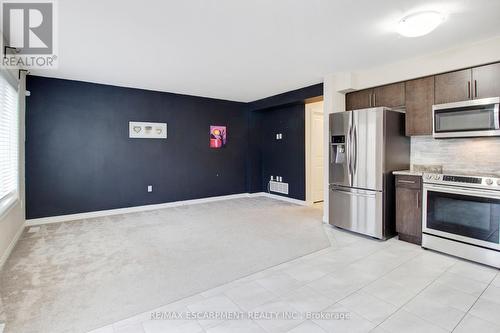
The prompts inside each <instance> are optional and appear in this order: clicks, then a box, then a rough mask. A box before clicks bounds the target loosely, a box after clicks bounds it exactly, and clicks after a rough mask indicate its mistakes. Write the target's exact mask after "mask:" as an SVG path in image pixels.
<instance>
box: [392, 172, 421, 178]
mask: <svg viewBox="0 0 500 333" xmlns="http://www.w3.org/2000/svg"><path fill="white" fill-rule="evenodd" d="M392 174H393V175H402V176H418V177H422V175H423V174H424V172H423V171H415V170H397V171H393V172H392Z"/></svg>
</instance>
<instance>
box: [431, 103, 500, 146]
mask: <svg viewBox="0 0 500 333" xmlns="http://www.w3.org/2000/svg"><path fill="white" fill-rule="evenodd" d="M499 104H500V97H494V98H483V99H474V100H469V101H464V102H456V103H447V104H438V105H434V106H433V107H432V119H433V120H432V124H433V126H432V129H433V130H432V133H433V136H434V137H435V138H463V137H478V136H500V115H499Z"/></svg>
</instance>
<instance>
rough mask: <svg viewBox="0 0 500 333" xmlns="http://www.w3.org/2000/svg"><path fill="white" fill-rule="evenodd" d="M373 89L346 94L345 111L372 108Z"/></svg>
mask: <svg viewBox="0 0 500 333" xmlns="http://www.w3.org/2000/svg"><path fill="white" fill-rule="evenodd" d="M372 100H373V89H364V90H358V91H354V92H351V93H348V94H346V98H345V103H346V110H357V109H366V108H369V107H372Z"/></svg>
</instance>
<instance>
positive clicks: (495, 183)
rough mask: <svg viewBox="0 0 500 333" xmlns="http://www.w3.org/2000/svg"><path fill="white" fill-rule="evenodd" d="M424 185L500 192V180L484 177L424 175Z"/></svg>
mask: <svg viewBox="0 0 500 333" xmlns="http://www.w3.org/2000/svg"><path fill="white" fill-rule="evenodd" d="M423 180H424V183H432V184H443V185H457V186H464V187H479V188H490V189H494V190H500V178H496V177H482V176H460V175H443V174H439V173H424V175H423Z"/></svg>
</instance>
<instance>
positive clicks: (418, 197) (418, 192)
mask: <svg viewBox="0 0 500 333" xmlns="http://www.w3.org/2000/svg"><path fill="white" fill-rule="evenodd" d="M416 194H417V208H420V191H417V193H416Z"/></svg>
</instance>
